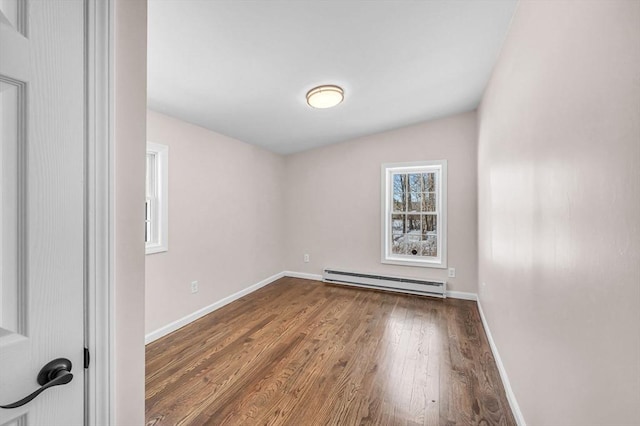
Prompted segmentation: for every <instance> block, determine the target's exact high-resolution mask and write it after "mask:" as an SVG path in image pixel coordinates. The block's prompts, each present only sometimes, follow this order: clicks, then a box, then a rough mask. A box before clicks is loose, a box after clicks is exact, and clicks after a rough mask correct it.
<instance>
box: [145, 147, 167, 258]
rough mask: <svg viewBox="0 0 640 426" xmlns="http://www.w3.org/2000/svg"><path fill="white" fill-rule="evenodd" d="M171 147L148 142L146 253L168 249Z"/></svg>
mask: <svg viewBox="0 0 640 426" xmlns="http://www.w3.org/2000/svg"><path fill="white" fill-rule="evenodd" d="M168 154H169V147H167V146H166V145H160V144H156V143H152V142H147V177H146V201H145V209H144V212H145V218H144V222H145V227H144V239H145V245H146V253H147V254H151V253H159V252H162V251H167V250H168V249H169V245H168V232H167V231H168V229H169V227H168V223H169V222H168V217H167V214H168V210H169V208H168V206H169V200H168V196H167V193H168V191H167V186H168V185H167V184H168V181H167V177H168V170H167V166H168Z"/></svg>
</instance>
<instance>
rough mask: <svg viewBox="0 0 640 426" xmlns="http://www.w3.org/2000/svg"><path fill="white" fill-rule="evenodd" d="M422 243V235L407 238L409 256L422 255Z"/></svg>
mask: <svg viewBox="0 0 640 426" xmlns="http://www.w3.org/2000/svg"><path fill="white" fill-rule="evenodd" d="M421 246H422V241H421V240H420V235H408V236H407V254H408V255H413V256H421V255H422V248H421Z"/></svg>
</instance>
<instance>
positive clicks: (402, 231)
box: [382, 160, 447, 268]
mask: <svg viewBox="0 0 640 426" xmlns="http://www.w3.org/2000/svg"><path fill="white" fill-rule="evenodd" d="M446 191H447V162H446V160H440V161H423V162H416V163H400V164H383V165H382V222H383V223H382V263H391V264H396V265H410V266H423V267H432V268H446V267H447V261H446V255H447V236H446V231H447V217H446V215H447V193H446Z"/></svg>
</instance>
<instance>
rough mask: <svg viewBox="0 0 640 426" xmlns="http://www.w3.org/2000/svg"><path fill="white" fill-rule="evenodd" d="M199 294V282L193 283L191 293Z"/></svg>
mask: <svg viewBox="0 0 640 426" xmlns="http://www.w3.org/2000/svg"><path fill="white" fill-rule="evenodd" d="M197 292H198V281H191V293H197Z"/></svg>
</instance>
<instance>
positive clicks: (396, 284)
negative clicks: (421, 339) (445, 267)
mask: <svg viewBox="0 0 640 426" xmlns="http://www.w3.org/2000/svg"><path fill="white" fill-rule="evenodd" d="M322 279H323V281H324V282H325V283H330V284H343V285H349V286H355V287H366V288H373V289H377V290H386V291H395V292H400V293H409V294H419V295H422V296H432V297H441V298H445V297H447V283H446V281H436V280H421V279H418V278H402V277H393V276H384V275H376V274H363V273H359V272H350V271H344V270H336V269H333V268H326V269H325V270H324V272H323V274H322Z"/></svg>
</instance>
